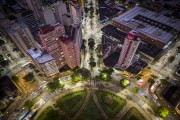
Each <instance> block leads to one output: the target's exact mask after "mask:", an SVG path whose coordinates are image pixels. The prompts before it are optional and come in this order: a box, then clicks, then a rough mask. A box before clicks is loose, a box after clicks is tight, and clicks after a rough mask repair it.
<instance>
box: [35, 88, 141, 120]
mask: <svg viewBox="0 0 180 120" xmlns="http://www.w3.org/2000/svg"><path fill="white" fill-rule="evenodd" d="M126 104H127V102H126V100H125V99H123V98H121V97H120V96H118V95H116V94H114V93H111V92H107V91H101V90H96V91H95V90H80V91H75V92H71V93H68V94H66V95H64V96H62V97H60V98H58V99H57V100H56V102H55V103H54V104H53V105H49V106H48V107H47V108H45V109H44V111H43V112H42V113H40V115H39V116H38V118H37V120H72V119H73V120H105V119H108V120H112V119H114V118H116V116H117V115H118V114H119V113H120V112H121V110H122V109H123V108H124V107H125V106H126ZM132 109H133V112H131V111H132ZM132 109H130V110H129V111H130V112H129V111H128V112H126V114H125V115H124V116H123V120H132V118H136V119H135V120H141V118H143V116H142V115H141V114H140V113H139V111H137V110H136V109H135V108H132ZM129 116H131V117H129ZM139 116H140V117H139Z"/></svg>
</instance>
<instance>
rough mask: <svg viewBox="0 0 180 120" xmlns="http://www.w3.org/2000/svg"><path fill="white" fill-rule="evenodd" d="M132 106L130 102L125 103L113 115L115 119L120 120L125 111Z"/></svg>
mask: <svg viewBox="0 0 180 120" xmlns="http://www.w3.org/2000/svg"><path fill="white" fill-rule="evenodd" d="M131 107H132V105H131V104H128V102H127V104H126V105H125V106H124V107H123V109H122V110H121V111H120V112H119V113H118V114H117V116H116V117H115V120H120V119H121V118H122V117H123V116H124V115H125V114H126V112H127V111H129V109H130V108H131Z"/></svg>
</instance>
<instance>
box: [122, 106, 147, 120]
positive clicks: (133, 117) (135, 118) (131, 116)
mask: <svg viewBox="0 0 180 120" xmlns="http://www.w3.org/2000/svg"><path fill="white" fill-rule="evenodd" d="M122 120H146V119H145V118H144V117H143V115H141V113H140V112H139V111H138V110H137V109H136V108H134V107H132V108H130V110H129V111H128V112H127V113H126V114H125V115H124V116H123V118H122Z"/></svg>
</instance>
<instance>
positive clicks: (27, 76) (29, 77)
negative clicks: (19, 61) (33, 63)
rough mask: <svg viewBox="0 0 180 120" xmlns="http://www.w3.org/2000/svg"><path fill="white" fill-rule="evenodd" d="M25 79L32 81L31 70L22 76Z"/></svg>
mask: <svg viewBox="0 0 180 120" xmlns="http://www.w3.org/2000/svg"><path fill="white" fill-rule="evenodd" d="M23 79H24V80H25V81H32V80H34V74H33V73H32V72H29V73H28V74H27V75H26V76H24V77H23Z"/></svg>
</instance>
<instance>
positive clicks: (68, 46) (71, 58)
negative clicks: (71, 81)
mask: <svg viewBox="0 0 180 120" xmlns="http://www.w3.org/2000/svg"><path fill="white" fill-rule="evenodd" d="M61 46H62V49H63V52H64V57H65V60H66V64H67V65H68V66H69V67H70V68H71V69H73V68H75V67H77V66H79V62H78V58H77V56H76V55H77V54H76V51H77V50H76V47H75V43H74V42H73V40H72V39H67V40H65V41H61Z"/></svg>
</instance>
